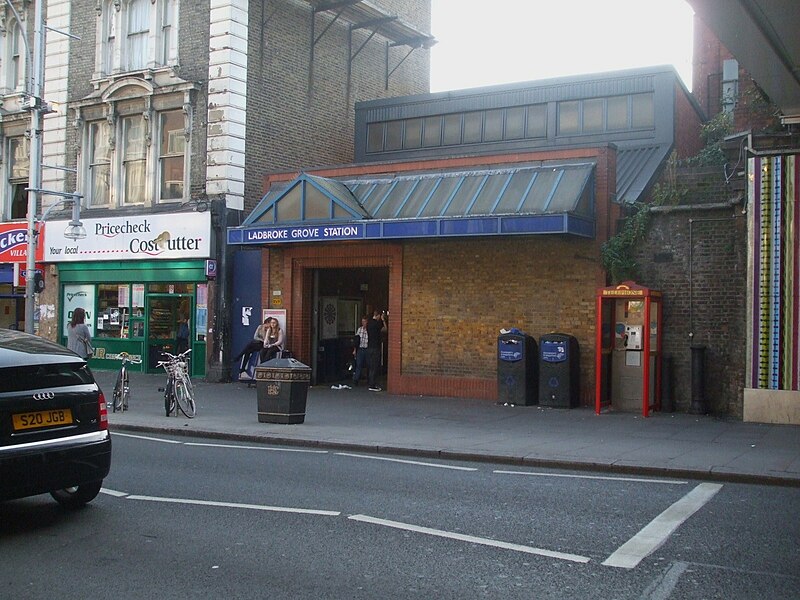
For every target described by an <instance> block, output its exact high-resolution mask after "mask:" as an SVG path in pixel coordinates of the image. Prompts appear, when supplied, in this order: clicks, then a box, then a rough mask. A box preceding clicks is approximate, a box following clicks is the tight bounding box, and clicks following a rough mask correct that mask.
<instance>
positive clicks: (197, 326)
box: [194, 283, 208, 342]
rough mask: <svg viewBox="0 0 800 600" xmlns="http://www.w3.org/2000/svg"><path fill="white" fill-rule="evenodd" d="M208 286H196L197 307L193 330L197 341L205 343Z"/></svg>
mask: <svg viewBox="0 0 800 600" xmlns="http://www.w3.org/2000/svg"><path fill="white" fill-rule="evenodd" d="M207 303H208V285H206V284H203V283H201V284H199V285H198V286H197V305H196V306H195V315H194V330H195V335H196V336H197V341H198V342H202V341H205V339H206V335H208V305H207Z"/></svg>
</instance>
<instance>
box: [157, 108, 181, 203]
mask: <svg viewBox="0 0 800 600" xmlns="http://www.w3.org/2000/svg"><path fill="white" fill-rule="evenodd" d="M160 117H161V118H160V130H161V135H160V140H161V143H160V144H159V171H160V182H161V200H181V199H183V189H184V186H183V181H184V173H185V168H184V155H185V154H186V136H185V130H184V122H183V111H182V110H171V111H168V112H164V113H161V115H160Z"/></svg>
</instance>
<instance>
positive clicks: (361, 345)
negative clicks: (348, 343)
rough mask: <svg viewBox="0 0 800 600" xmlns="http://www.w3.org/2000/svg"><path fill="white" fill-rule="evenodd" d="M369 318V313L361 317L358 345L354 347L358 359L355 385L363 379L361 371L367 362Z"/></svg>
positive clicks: (357, 337) (357, 336) (354, 376)
mask: <svg viewBox="0 0 800 600" xmlns="http://www.w3.org/2000/svg"><path fill="white" fill-rule="evenodd" d="M368 323H369V319H368V318H367V315H364V316H363V317H361V327H359V328H358V330H357V331H356V345H355V348H353V354H354V355H355V359H356V366H355V369H354V370H353V385H354V386H357V385H358V381H359V380H360V379H361V371H363V370H364V365H366V364H367V358H368V357H367V345H368V342H369V332H368V331H367V324H368Z"/></svg>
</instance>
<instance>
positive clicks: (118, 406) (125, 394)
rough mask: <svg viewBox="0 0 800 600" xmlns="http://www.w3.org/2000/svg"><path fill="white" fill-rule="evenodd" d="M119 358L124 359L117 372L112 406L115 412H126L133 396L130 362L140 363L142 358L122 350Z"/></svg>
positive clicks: (133, 363)
mask: <svg viewBox="0 0 800 600" xmlns="http://www.w3.org/2000/svg"><path fill="white" fill-rule="evenodd" d="M117 359H118V360H121V361H122V366H120V368H119V373H118V374H117V381H116V383H115V384H114V392H113V394H112V396H111V398H112V399H111V407H112V410H113V412H117V411H120V412H125V411H126V410H128V401H129V400H130V398H131V385H130V378H129V377H128V364H132V365H140V364H142V359H141V358H134V357H133V356H131V355H130V354H128V353H127V352H120V353H119V354H118V355H117Z"/></svg>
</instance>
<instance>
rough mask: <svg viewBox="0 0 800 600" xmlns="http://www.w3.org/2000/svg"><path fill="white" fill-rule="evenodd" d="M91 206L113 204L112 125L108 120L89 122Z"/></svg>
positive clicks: (89, 187) (89, 196) (88, 187)
mask: <svg viewBox="0 0 800 600" xmlns="http://www.w3.org/2000/svg"><path fill="white" fill-rule="evenodd" d="M88 127H89V144H88V149H89V185H88V186H87V192H88V193H87V194H86V195H87V196H88V199H87V203H88V205H89V206H107V205H109V204H111V127H110V126H109V124H108V121H106V120H102V121H95V122H92V123H89V126H88Z"/></svg>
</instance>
